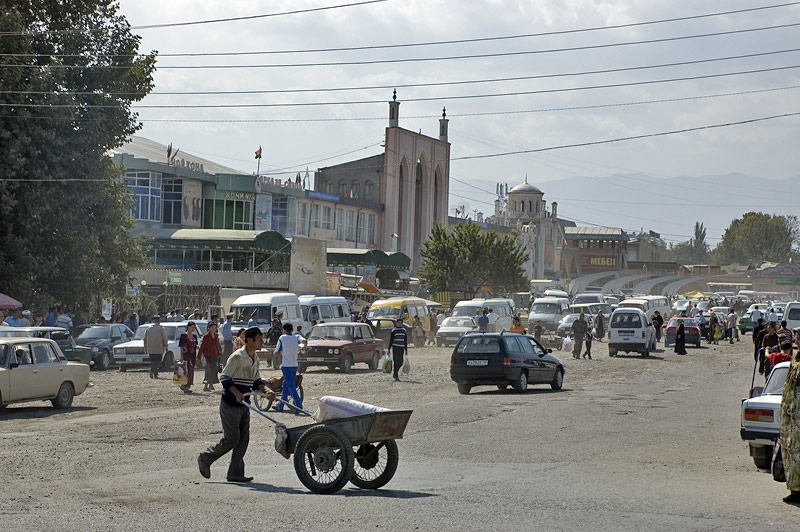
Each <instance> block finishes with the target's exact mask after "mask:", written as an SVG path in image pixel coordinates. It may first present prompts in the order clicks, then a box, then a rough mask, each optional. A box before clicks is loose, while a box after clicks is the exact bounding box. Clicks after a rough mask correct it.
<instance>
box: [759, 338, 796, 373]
mask: <svg viewBox="0 0 800 532" xmlns="http://www.w3.org/2000/svg"><path fill="white" fill-rule="evenodd" d="M767 360H768V361H769V362H768V363H769V366H768V367H765V368H764V369H765V371H764V375H766V376H769V372H770V371H772V368H774V367H775V365H776V364H780V363H781V362H790V361H791V360H792V344H791V343H789V342H783V343H782V344H781V350H780V351H777V352H775V353H768V354H767Z"/></svg>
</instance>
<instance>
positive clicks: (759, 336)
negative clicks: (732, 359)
mask: <svg viewBox="0 0 800 532" xmlns="http://www.w3.org/2000/svg"><path fill="white" fill-rule="evenodd" d="M754 323H755V324H756V325H755V326H754V327H753V355H754V359H755V360H758V350H759V349H761V341H762V340H764V332H765V330H766V327H764V320H763V319H762V318H758V321H756V322H754Z"/></svg>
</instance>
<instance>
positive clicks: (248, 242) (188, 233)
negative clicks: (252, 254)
mask: <svg viewBox="0 0 800 532" xmlns="http://www.w3.org/2000/svg"><path fill="white" fill-rule="evenodd" d="M154 237H155V238H153V240H151V241H150V242H149V243H150V245H153V246H156V247H158V248H173V249H204V248H210V249H221V250H225V249H227V250H244V251H260V252H269V253H280V254H285V255H288V254H289V253H291V250H292V249H291V240H289V239H287V238H284V237H283V236H282V235H281V234H280V233H278V232H275V231H241V230H233V229H176V230H171V231H168V232H162V233H161V234H155V235H154Z"/></svg>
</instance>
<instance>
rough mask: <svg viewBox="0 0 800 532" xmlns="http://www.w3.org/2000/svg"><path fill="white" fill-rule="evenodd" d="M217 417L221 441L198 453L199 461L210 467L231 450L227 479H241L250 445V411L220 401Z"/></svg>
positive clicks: (243, 407) (244, 407)
mask: <svg viewBox="0 0 800 532" xmlns="http://www.w3.org/2000/svg"><path fill="white" fill-rule="evenodd" d="M219 417H220V419H221V420H222V439H221V440H220V441H219V443H217V444H216V445H212V446H211V447H209V448H208V449H206V450H205V451H204V452H202V453H200V460H202V461H203V462H204V463H206V464H208V465H211V464H213V463H214V462H216V461H217V460H218V459H219V458H221V457H222V456H223V455H224V454H225V453H227V452H228V451H230V450H233V454H232V455H231V465H230V466H229V467H228V477H227V478H232V477H243V476H244V453H246V452H247V445H248V444H249V443H250V410H249V409H248V408H247V407H246V406H229V405H227V404H226V403H225V402H224V401H220V402H219Z"/></svg>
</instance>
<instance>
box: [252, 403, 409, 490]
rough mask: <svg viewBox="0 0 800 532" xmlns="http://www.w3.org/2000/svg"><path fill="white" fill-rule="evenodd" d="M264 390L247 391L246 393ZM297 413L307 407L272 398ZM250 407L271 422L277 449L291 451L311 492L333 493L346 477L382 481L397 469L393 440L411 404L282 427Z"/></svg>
mask: <svg viewBox="0 0 800 532" xmlns="http://www.w3.org/2000/svg"><path fill="white" fill-rule="evenodd" d="M259 394H260V395H266V394H261V392H251V393H247V394H245V396H248V395H259ZM275 400H276V401H279V402H281V403H283V404H285V406H288V407H290V408H292V409H294V410H295V411H297V412H298V413H300V414H302V415H307V416H310V415H311V414H310V413H309V412H306V411H305V410H301V409H299V408H297V407H296V406H294V405H292V404H290V403H286V402H285V401H281V399H280V398H277V397H276V398H275ZM244 404H245V405H247V406H248V408H250V409H251V410H253V412H256V413H257V414H258V415H260V416H262V417H264V418H266V419H268V420H269V421H272V422H273V423H275V425H276V428H275V433H276V442H275V447H276V450H278V452H279V453H280V454H282V455H283V456H284V457H285V458H287V459H288V458H289V456H291V455H292V454H294V470H295V473H297V478H298V479H300V482H302V483H303V485H304V486H305V487H307V488H308V489H309V490H311V491H312V492H314V493H321V494H327V493H335V492H337V491H339V490H340V489H342V488H343V487H344V486H345V484H347V483H348V482H350V483H351V484H353V485H354V486H356V487H358V488H362V489H378V488H381V487H383V486H385V485H386V484H387V483H388V482H389V481H390V480H391V479H392V477H393V476H394V474H395V472H396V471H397V465H398V463H399V461H400V455H399V452H398V450H397V443H396V442H395V440H399V439H401V438H402V437H403V432H405V430H406V425H408V420H409V418H410V417H411V414H412V412H413V410H389V411H385V412H375V413H371V414H364V415H360V416H353V417H347V418H339V419H330V420H326V421H323V422H320V423H312V424H309V425H301V426H299V427H291V428H287V427H286V426H285V425H283V424H282V423H280V422H278V421H277V420H275V419H273V418H272V417H270V416H269V415H267V414H265V413H264V412H262V411H261V410H259V409H258V408H256V407H255V406H252V405H249V404H247V403H244Z"/></svg>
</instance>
